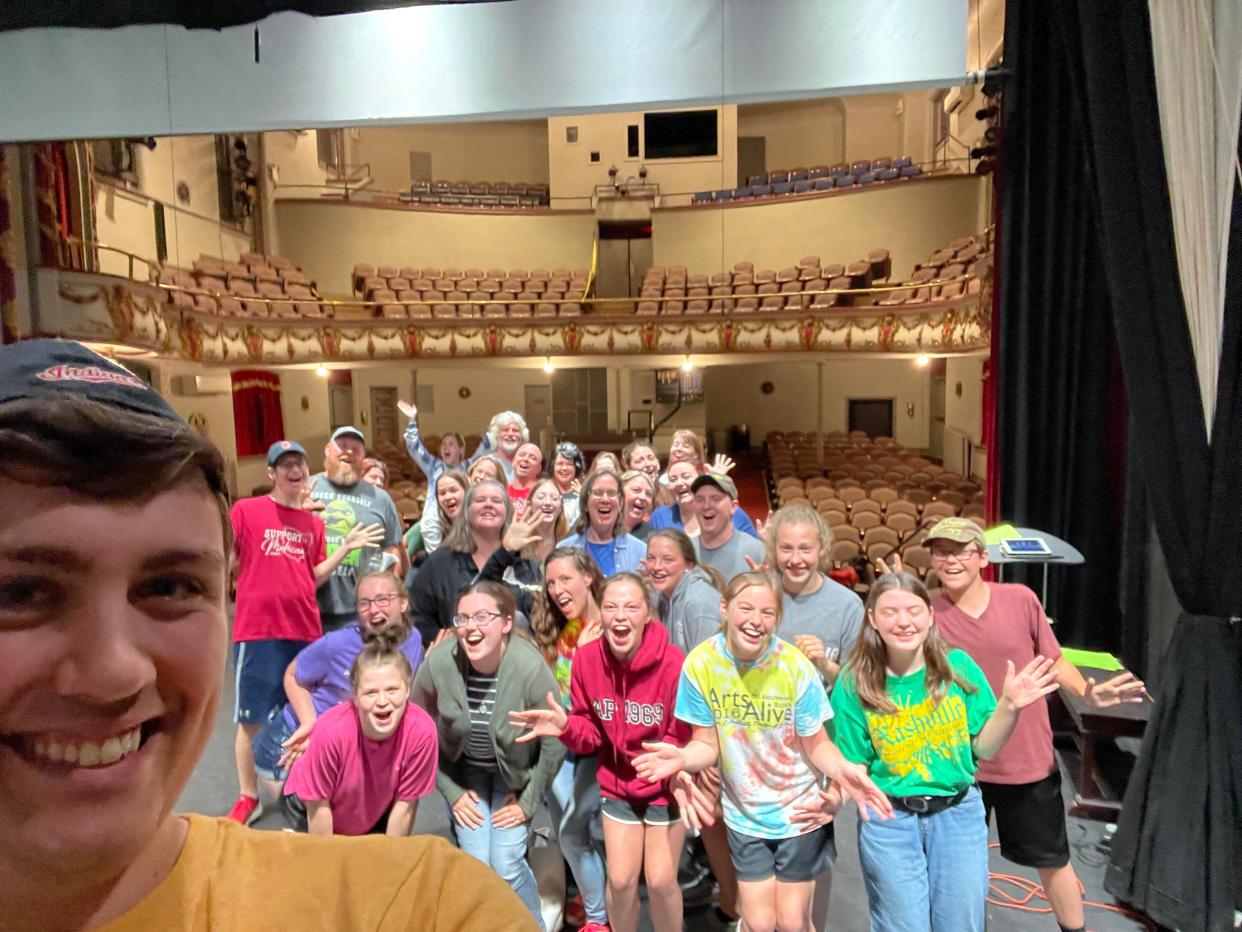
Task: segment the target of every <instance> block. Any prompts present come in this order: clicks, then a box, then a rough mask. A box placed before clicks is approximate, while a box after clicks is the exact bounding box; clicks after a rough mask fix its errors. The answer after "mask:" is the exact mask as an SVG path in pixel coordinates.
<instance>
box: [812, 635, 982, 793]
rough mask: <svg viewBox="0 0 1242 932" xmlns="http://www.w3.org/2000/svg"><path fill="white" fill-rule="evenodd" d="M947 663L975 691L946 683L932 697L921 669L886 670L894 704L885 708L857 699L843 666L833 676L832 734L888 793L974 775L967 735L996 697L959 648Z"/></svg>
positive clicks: (948, 785)
mask: <svg viewBox="0 0 1242 932" xmlns="http://www.w3.org/2000/svg"><path fill="white" fill-rule="evenodd" d="M949 666H950V667H952V668H953V671H954V672H955V673H956V674H957V675H958V676H960V677H961V678H962V679H963V680H965V681H966V682H967V683H969V684H970V685H972V686H974V687H975V691H974V692H968V691H966V690H964V689H962V688H961V687H960V686H958V685H957V684H956V683H954V684H952V685H951V686H950V687H949V688H948V689H947V690H946V691H945V693H944V695H943V697H942V698H941V700H940V701H939V702H935V701H933V697H931V696H929V695H928V694H927V687H926V671H925V670H919V671H918V672H917V673H911V674H908V675H907V676H892V675H891V674H890V675H889V677H888V688H887V691H888V697H889V698H890V699H892V700H893V704H894V705H896V706H897V709H898V711H897V712H894V713H888V714H884V713H880V712H873V711H871V710H870V709H867V708H865V707H864V706H863V704H862V701H861V700H860V699H859V698H858V690H857V687H856V685H855V681H854V675H853V672H852V671H851V670H850V668H849V667H848V666H847V667H846V668H845V670H844V671H842V673H841V676H840V678H839V679H838V680H837V685H836V688H835V689H834V690H833V691H832V708H833V711H835V712H836V713H837V714H836V717H835V718H834V719H833V722H832V729H833V740H835V741H836V743H837V747H839V748H840V749H841V753H842V754H844V755H845V757H846V758H847V759H848V760H852V761H854V763H856V764H862V765H863V766H865V767H866V768H867V772H868V773H869V774H870V776H871V779H872V780H873V781H875V785H876V786H878V787H879V788H880V789H881V790H883V791H884V792H885V793H887V794H888V795H889V796H952V795H953V794H954V793H957V792H958V791H959V790H962V789H965V788H966V787H968V786H970V785H971V783H973V782H974V779H975V770H976V769H977V768H978V762H977V761H976V760H975V752H974V750H973V749H972V748H971V746H970V740H971V737H972V736H974V735H977V734H978V733H979V729H981V728H982V727H983V726H984V724H985V723H986V722H987V720H988V719H989V718H990V717H991V715H992V713H993V712H994V711H995V710H996V697H995V695H993V693H992V687H990V686H989V685H988V681H987V678H986V677H985V676H984V675H983V671H982V670H980V669H979V666H978V664H976V663H975V662H974V661H973V660H971V659H970V656H969V655H968V654H967V653H966V652H965V651H960V650H953V651H949Z"/></svg>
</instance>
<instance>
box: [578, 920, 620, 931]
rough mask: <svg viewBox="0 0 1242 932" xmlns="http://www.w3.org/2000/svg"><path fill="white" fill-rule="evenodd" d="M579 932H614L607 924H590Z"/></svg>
mask: <svg viewBox="0 0 1242 932" xmlns="http://www.w3.org/2000/svg"><path fill="white" fill-rule="evenodd" d="M578 932H612V930H611V929H609V928H608V923H606V922H588V923H587V924H586V925H584V926H583V927H582V928H581V929H579V930H578Z"/></svg>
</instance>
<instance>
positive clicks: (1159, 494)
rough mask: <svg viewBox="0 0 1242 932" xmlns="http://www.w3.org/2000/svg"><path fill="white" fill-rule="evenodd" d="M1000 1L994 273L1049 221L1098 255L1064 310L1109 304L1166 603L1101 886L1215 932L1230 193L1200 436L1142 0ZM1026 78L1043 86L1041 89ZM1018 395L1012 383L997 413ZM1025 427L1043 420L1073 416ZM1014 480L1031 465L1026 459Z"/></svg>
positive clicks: (1232, 560)
mask: <svg viewBox="0 0 1242 932" xmlns="http://www.w3.org/2000/svg"><path fill="white" fill-rule="evenodd" d="M1006 17H1007V22H1006V38H1005V56H1006V64H1007V65H1008V66H1009V67H1010V68H1011V69H1012V70H1013V71H1014V79H1013V82H1012V84H1013V90H1014V93H1013V94H1012V95H1008V96H1007V99H1006V101H1005V134H1006V138H1005V144H1006V148H1007V150H1008V151H1007V156H1006V157H1007V159H1008V162H1007V166H1006V167H1007V172H1008V177H1009V181H1008V182H1007V184H1008V186H1009V187H1008V188H1007V189H1006V192H1005V196H1006V198H1007V200H1009V201H1011V202H1012V203H1007V204H1006V205H1005V206H1004V208H1003V217H1011V215H1016V216H1015V217H1014V219H1013V220H1011V221H1010V223H1009V224H1008V226H1007V229H1003V230H1002V232H1003V233H1004V234H1005V236H1006V245H1005V249H1006V250H1008V257H1007V258H1005V259H1004V260H1003V265H1002V274H1005V271H1006V270H1017V271H1018V272H1019V274H1023V275H1025V279H1024V280H1025V281H1026V282H1028V283H1030V282H1036V283H1037V282H1039V281H1041V279H1042V278H1043V277H1046V276H1050V275H1054V274H1055V273H1054V272H1053V271H1051V269H1050V263H1051V261H1053V259H1054V256H1053V255H1052V254H1051V249H1050V245H1049V244H1050V243H1053V242H1060V241H1064V240H1066V239H1068V240H1072V241H1073V242H1075V243H1077V244H1078V245H1079V246H1080V247H1081V248H1082V249H1083V252H1084V254H1085V257H1086V260H1087V261H1088V262H1090V261H1092V260H1094V262H1095V263H1097V264H1098V266H1099V267H1101V268H1102V269H1103V272H1104V276H1105V279H1106V281H1107V291H1108V299H1107V301H1106V302H1105V303H1103V304H1100V305H1094V306H1093V305H1083V306H1080V307H1079V308H1078V309H1077V310H1078V312H1079V313H1083V314H1090V315H1096V314H1099V313H1100V312H1101V311H1102V310H1103V309H1104V307H1106V306H1107V307H1111V314H1112V317H1113V321H1114V333H1115V339H1116V342H1117V346H1118V350H1119V357H1120V364H1121V369H1122V372H1123V374H1124V379H1125V386H1126V391H1127V394H1128V397H1129V401H1130V424H1131V431H1130V436H1129V443H1130V445H1131V454H1132V455H1131V456H1130V458H1129V459H1130V461H1131V462H1132V463H1133V464H1134V465H1135V467H1136V468H1137V469H1138V470H1139V471H1140V472H1141V480H1142V481H1141V490H1142V492H1143V493H1144V502H1143V505H1144V506H1145V508H1146V509H1147V511H1148V512H1149V513H1150V515H1151V519H1152V521H1153V523H1154V526H1155V529H1156V533H1157V535H1158V537H1159V539H1160V543H1161V548H1162V550H1163V551H1164V555H1165V559H1166V563H1167V567H1168V571H1169V577H1170V580H1171V582H1172V584H1173V588H1174V590H1175V592H1176V594H1177V597H1178V600H1179V602H1180V603H1181V605H1182V607H1183V613H1182V615H1181V616H1180V617H1179V618H1178V620H1177V624H1176V627H1175V629H1174V634H1173V637H1172V640H1171V642H1170V644H1169V646H1168V649H1167V652H1166V654H1165V656H1164V659H1163V662H1162V665H1161V670H1160V674H1159V677H1158V679H1157V680H1156V682H1155V683H1154V684H1153V692H1154V693H1155V696H1156V699H1157V704H1156V708H1155V710H1154V713H1153V716H1152V720H1151V722H1150V724H1149V725H1148V728H1147V733H1146V735H1145V737H1144V741H1143V749H1142V752H1141V754H1140V757H1139V761H1138V764H1137V765H1136V768H1135V771H1134V774H1133V776H1132V778H1131V781H1130V785H1129V788H1128V791H1127V793H1126V798H1125V803H1124V808H1123V811H1122V816H1121V820H1120V824H1119V826H1118V830H1117V833H1116V835H1115V837H1114V839H1113V843H1112V861H1111V864H1110V867H1109V871H1108V875H1107V879H1106V885H1107V888H1108V889H1109V890H1110V891H1111V892H1112V893H1114V894H1115V895H1117V896H1118V897H1119V898H1121V899H1122V900H1124V901H1127V902H1129V903H1132V904H1133V905H1135V906H1137V907H1138V908H1140V909H1142V910H1143V911H1145V912H1147V913H1148V914H1149V915H1151V916H1152V917H1153V918H1154V919H1156V920H1157V921H1158V922H1160V923H1162V924H1164V925H1167V926H1171V927H1176V928H1179V929H1181V930H1184V932H1195V930H1212V932H1216V930H1221V932H1224V930H1227V929H1231V928H1233V910H1234V908H1235V906H1236V904H1238V903H1240V902H1242V707H1240V706H1239V698H1240V697H1242V620H1240V618H1239V616H1242V560H1239V559H1238V558H1237V556H1236V553H1235V551H1236V547H1237V542H1238V534H1237V532H1238V529H1239V528H1242V372H1240V368H1239V341H1240V340H1242V207H1240V201H1242V197H1240V192H1239V191H1237V190H1236V189H1235V196H1234V221H1233V226H1232V229H1231V238H1230V243H1229V260H1230V275H1229V277H1228V284H1227V296H1226V310H1225V327H1224V341H1223V342H1224V347H1225V350H1224V355H1223V358H1222V360H1221V366H1220V379H1219V393H1218V397H1217V404H1216V415H1215V420H1214V423H1213V426H1212V434H1211V443H1210V445H1209V443H1208V436H1207V431H1206V429H1205V426H1204V422H1203V414H1202V406H1201V402H1200V393H1199V386H1198V380H1197V377H1196V374H1195V367H1194V356H1193V351H1192V348H1191V343H1190V336H1189V327H1188V325H1187V322H1186V316H1185V307H1184V303H1183V299H1182V295H1181V289H1180V286H1179V282H1178V273H1177V267H1176V260H1175V255H1176V253H1175V246H1174V242H1173V232H1172V219H1171V211H1170V207H1169V199H1168V190H1167V181H1166V177H1165V168H1164V156H1163V149H1162V145H1161V135H1160V124H1159V117H1158V111H1157V97H1156V87H1155V78H1154V73H1153V66H1152V52H1151V34H1150V22H1149V19H1148V14H1147V5H1146V4H1145V3H1142V2H1139V0H1053V2H1051V3H1046V4H1032V3H1030V2H1022V0H1009V3H1008V4H1007V9H1006ZM1024 89H1025V94H1024V92H1023V90H1024ZM1041 95H1046V96H1047V97H1049V98H1052V99H1051V100H1050V101H1049V102H1048V103H1047V104H1046V105H1044V104H1040V103H1039V102H1038V101H1037V100H1036V99H1035V98H1038V97H1039V96H1041ZM1067 134H1070V135H1072V136H1077V137H1078V138H1079V140H1080V142H1081V146H1082V149H1081V152H1082V159H1081V161H1080V163H1079V164H1078V165H1077V166H1072V167H1071V168H1070V170H1069V171H1068V172H1067V173H1066V175H1064V176H1061V177H1059V178H1057V179H1056V181H1055V183H1054V184H1052V185H1051V186H1050V187H1048V188H1044V189H1042V191H1043V193H1044V195H1045V197H1044V198H1043V202H1042V204H1040V203H1038V199H1037V198H1034V197H1030V196H1029V194H1028V196H1027V198H1026V200H1023V192H1024V191H1029V192H1032V193H1035V192H1037V191H1038V190H1039V189H1035V188H1034V185H1033V182H1032V179H1039V178H1040V177H1041V173H1042V171H1043V168H1042V165H1043V163H1044V162H1046V161H1053V162H1055V163H1057V164H1064V159H1065V152H1066V149H1067V148H1068V147H1069V146H1070V145H1071V144H1072V143H1071V142H1070V141H1069V140H1067ZM1015 140H1016V141H1017V143H1018V145H1017V146H1013V148H1012V149H1011V148H1010V147H1011V146H1012V145H1013V143H1014V142H1015ZM1084 188H1086V189H1088V193H1084V192H1083V189H1084ZM1091 194H1093V202H1094V217H1091V218H1084V216H1083V213H1082V209H1081V199H1082V198H1084V197H1089V196H1091ZM1040 209H1042V210H1043V211H1044V213H1045V215H1046V217H1047V218H1048V219H1047V220H1046V221H1045V222H1044V223H1043V224H1042V225H1040V224H1037V223H1036V222H1035V221H1034V220H1031V221H1029V222H1028V226H1029V229H1024V227H1023V226H1022V225H1021V223H1020V222H1017V221H1020V219H1021V217H1022V215H1023V213H1024V212H1025V213H1031V214H1033V213H1034V212H1035V211H1036V210H1040ZM1024 270H1025V271H1024ZM1003 286H1004V287H1003V291H1002V295H1003V299H1002V301H1003V303H1002V307H1001V313H1000V322H1001V323H1000V325H1001V327H1002V328H1010V327H1015V328H1018V329H1017V331H1016V332H1017V337H1016V338H1015V341H1014V342H1015V344H1017V343H1018V342H1019V341H1020V340H1021V337H1022V336H1023V334H1024V333H1025V332H1027V331H1029V330H1031V329H1032V324H1031V323H1030V322H1029V321H1027V320H1026V318H1028V317H1029V316H1030V315H1032V314H1036V313H1040V312H1041V305H1042V304H1043V302H1042V301H1035V300H1033V299H1032V297H1031V296H1030V295H1029V294H1021V293H1020V292H1019V291H1018V290H1017V289H1018V287H1019V284H1018V283H1017V282H1014V281H1010V282H1007V283H1003ZM1084 294H1085V295H1086V296H1088V297H1090V296H1091V295H1092V292H1090V291H1085V292H1084ZM1050 336H1051V338H1052V339H1057V337H1058V336H1061V337H1070V336H1071V334H1068V333H1061V334H1055V333H1054V334H1051V335H1050ZM1082 352H1083V348H1082V347H1081V346H1077V345H1074V344H1073V343H1072V342H1069V340H1068V339H1066V340H1065V341H1064V342H1061V343H1060V344H1059V345H1054V346H1051V347H1047V346H1038V345H1035V343H1034V341H1033V340H1029V339H1028V340H1027V341H1026V343H1025V349H1023V348H1022V347H1021V346H1015V348H1014V349H1013V350H1012V354H1013V355H1015V356H1016V357H1018V360H1019V361H1022V360H1027V361H1034V362H1031V363H1029V364H1031V365H1038V364H1039V360H1041V359H1042V358H1043V357H1044V355H1045V354H1053V355H1056V354H1061V355H1066V356H1074V355H1077V354H1080V353H1082ZM1011 365H1013V363H1011ZM1041 371H1047V370H1046V369H1044V370H1041ZM1001 378H1002V380H1003V381H1002V395H1005V394H1010V395H1013V394H1014V393H1016V392H1017V391H1018V387H1015V386H1013V385H1009V386H1006V385H1005V384H1004V383H1005V381H1007V379H1008V376H1007V375H1006V374H1004V373H1002V376H1001ZM1073 390H1075V391H1076V389H1073ZM1075 401H1076V402H1077V404H1076V405H1075V410H1079V409H1080V407H1081V408H1086V409H1088V410H1089V409H1090V408H1091V407H1092V406H1093V405H1096V404H1099V400H1098V399H1092V398H1088V397H1086V396H1081V397H1078V398H1076V399H1075ZM1016 404H1017V402H1016V401H1015V400H1014V399H1013V398H1011V399H1010V404H1009V406H1008V408H1007V409H1006V411H1007V412H1012V411H1014V410H1015V409H1016ZM1033 426H1034V427H1035V428H1037V429H1047V430H1048V431H1049V432H1050V434H1052V435H1053V436H1057V437H1059V436H1061V435H1062V434H1064V433H1067V432H1070V431H1074V430H1076V429H1077V428H1076V426H1074V425H1073V424H1072V423H1063V424H1060V425H1057V424H1053V423H1051V422H1047V423H1043V424H1037V425H1033ZM1062 442H1063V441H1062ZM1003 455H1005V456H1009V455H1010V453H1009V451H1008V450H1005V451H1004V453H1003ZM1011 478H1012V481H1017V482H1023V481H1025V482H1027V483H1032V484H1034V483H1039V482H1041V481H1042V479H1041V477H1040V476H1039V475H1037V474H1034V473H1033V472H1030V471H1027V472H1026V473H1025V474H1020V473H1019V474H1015V475H1014V476H1013V477H1011ZM1128 485H1129V487H1130V489H1131V490H1134V489H1135V487H1136V483H1135V482H1130V483H1129V484H1128ZM1014 494H1018V493H1016V492H1015V493H1014ZM1022 494H1029V493H1022ZM1053 530H1054V531H1055V528H1053ZM1117 543H1118V544H1120V540H1119V541H1118V542H1117ZM1141 550H1142V548H1128V550H1127V552H1128V553H1130V552H1140V553H1141ZM1127 623H1128V624H1136V623H1141V620H1140V619H1137V618H1127ZM1124 640H1125V641H1126V642H1127V643H1132V642H1134V640H1135V639H1134V638H1131V637H1127V638H1125V639H1124Z"/></svg>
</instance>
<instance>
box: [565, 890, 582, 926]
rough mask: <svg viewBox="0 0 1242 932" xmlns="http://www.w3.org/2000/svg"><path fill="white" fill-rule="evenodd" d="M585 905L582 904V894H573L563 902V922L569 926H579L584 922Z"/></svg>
mask: <svg viewBox="0 0 1242 932" xmlns="http://www.w3.org/2000/svg"><path fill="white" fill-rule="evenodd" d="M586 919H587V915H586V907H585V906H583V905H582V895H581V894H579V895H577V896H575V897H574V898H573V899H572V900H569V901H568V902H566V903H565V922H566V924H568V925H571V926H580V925H583V924H584V923H585V922H586Z"/></svg>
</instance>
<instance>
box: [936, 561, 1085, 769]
mask: <svg viewBox="0 0 1242 932" xmlns="http://www.w3.org/2000/svg"><path fill="white" fill-rule="evenodd" d="M932 610H933V611H934V612H935V618H936V625H937V627H939V628H940V633H941V634H942V635H944V639H945V640H946V641H948V642H949V643H950V644H951V645H953V646H954V647H960V648H961V649H962V650H964V651H966V653H968V654H970V656H971V659H972V660H974V661H975V663H977V664H978V665H979V668H980V669H981V670H983V673H984V675H985V676H986V677H987V678H988V684H989V685H990V686H991V687H992V691H993V692H994V693H996V695H997V696H998V697H999V696H1000V694H1001V687H1003V686H1004V684H1005V661H1006V660H1012V661H1013V666H1014V669H1015V670H1021V669H1022V668H1023V667H1025V666H1026V665H1027V664H1028V663H1030V662H1031V661H1032V660H1034V659H1035V656H1036V655H1037V654H1038V655H1042V656H1044V657H1050V658H1052V659H1053V660H1060V659H1061V645H1060V644H1058V643H1057V638H1056V635H1055V634H1053V633H1052V628H1050V627H1049V626H1048V619H1047V617H1045V615H1044V609H1043V606H1042V605H1040V604H1039V597H1038V596H1036V595H1035V593H1034V592H1032V591H1031V590H1030V589H1028V588H1026V586H1021V585H1017V584H1016V583H989V584H988V607H987V608H986V609H984V611H983V614H982V615H980V616H979V617H978V618H974V617H972V616H970V615H967V614H966V613H965V612H963V611H962V610H961V609H960V608H958V607H957V606H956V605H954V604H953V603H952V602H951V601H950V600H949V598H948V596H945V595H941V596H939V597H938V598H937V599H936V600H935V601H934V602H933V603H932ZM1056 767H1057V762H1056V758H1055V757H1054V756H1053V751H1052V725H1051V723H1050V722H1049V720H1048V703H1047V701H1046V700H1040V701H1038V702H1035V703H1032V704H1031V705H1029V706H1027V707H1026V708H1025V709H1023V710H1022V712H1021V713H1020V714H1019V715H1018V724H1017V725H1016V726H1015V727H1014V730H1013V734H1012V735H1010V737H1009V740H1008V741H1006V742H1005V746H1004V747H1003V748H1001V749H1000V750H999V751H998V752H997V753H996V756H995V757H993V758H992V759H991V760H982V761H979V771H978V773H977V775H976V776H977V777H978V779H979V781H980V782H982V783H1008V784H1021V783H1036V782H1038V781H1039V780H1043V779H1044V778H1045V777H1047V776H1048V775H1049V774H1050V773H1052V771H1054V770H1056Z"/></svg>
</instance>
